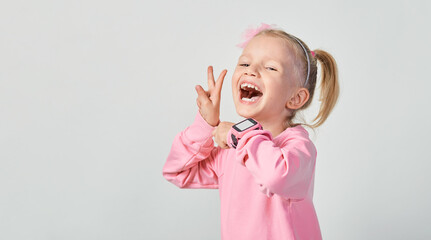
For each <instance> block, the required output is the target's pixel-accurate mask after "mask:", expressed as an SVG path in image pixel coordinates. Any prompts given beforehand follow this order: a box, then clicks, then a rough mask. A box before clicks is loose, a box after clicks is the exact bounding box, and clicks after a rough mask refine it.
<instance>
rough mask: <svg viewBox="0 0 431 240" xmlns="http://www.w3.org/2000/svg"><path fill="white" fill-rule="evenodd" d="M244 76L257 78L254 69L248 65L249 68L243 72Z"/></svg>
mask: <svg viewBox="0 0 431 240" xmlns="http://www.w3.org/2000/svg"><path fill="white" fill-rule="evenodd" d="M244 74H245V75H247V76H253V77H256V76H257V71H256V68H255V67H253V66H251V65H250V66H249V67H248V68H247V69H246V70H245V72H244Z"/></svg>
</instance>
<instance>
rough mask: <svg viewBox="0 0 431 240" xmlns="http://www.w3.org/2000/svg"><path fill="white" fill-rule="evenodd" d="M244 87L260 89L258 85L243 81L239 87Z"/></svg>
mask: <svg viewBox="0 0 431 240" xmlns="http://www.w3.org/2000/svg"><path fill="white" fill-rule="evenodd" d="M245 87H248V88H254V89H256V91H259V92H260V89H259V88H258V87H256V86H254V85H251V84H250V83H243V84H241V88H242V89H244V88H245Z"/></svg>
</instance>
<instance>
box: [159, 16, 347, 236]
mask: <svg viewBox="0 0 431 240" xmlns="http://www.w3.org/2000/svg"><path fill="white" fill-rule="evenodd" d="M249 35H251V40H250V39H249V40H247V41H246V42H245V43H244V44H243V46H245V48H244V50H243V52H242V55H241V56H240V57H239V61H238V65H237V66H236V68H235V72H234V74H233V76H232V94H233V99H234V103H235V107H236V111H237V113H238V114H239V115H240V116H242V117H244V118H252V119H251V120H246V122H242V123H240V124H237V125H235V126H234V123H230V122H220V120H219V112H220V92H221V88H222V84H223V80H224V77H225V75H226V72H227V70H224V71H222V73H221V74H220V76H219V78H218V79H217V81H216V82H215V81H214V76H213V69H212V67H211V66H210V67H208V91H205V90H204V89H203V88H202V87H201V86H199V85H198V86H196V91H197V93H198V98H197V105H198V107H199V113H197V115H196V118H195V121H194V122H193V124H192V125H191V126H189V127H188V128H186V129H185V130H184V131H182V132H180V133H179V134H178V135H177V136H176V137H175V139H174V142H173V145H172V148H171V151H170V153H169V156H168V158H167V161H166V163H165V165H164V167H163V176H164V177H165V178H166V179H167V180H168V181H170V182H172V183H173V184H175V185H176V186H178V187H180V188H218V189H219V191H220V202H221V236H222V239H224V240H230V239H232V240H240V239H244V240H251V239H257V240H264V239H268V240H269V239H271V240H277V239H321V233H320V227H319V223H318V220H317V216H316V213H315V210H314V206H313V201H312V200H313V188H314V171H315V164H316V148H315V146H314V144H313V143H312V142H311V140H310V139H309V135H308V132H307V130H306V129H305V128H304V127H303V126H302V125H305V126H309V127H312V128H313V127H318V126H320V125H321V124H322V123H323V122H324V121H325V120H326V119H327V117H328V115H329V113H330V112H331V110H332V109H333V107H334V105H335V103H336V101H337V98H338V94H339V86H338V76H337V68H336V63H335V60H334V59H333V58H332V56H331V55H330V54H328V53H327V52H325V51H323V50H315V51H310V50H309V49H308V47H307V45H306V44H305V43H304V42H302V41H301V40H300V39H298V38H296V37H294V36H292V35H290V34H287V33H286V32H284V31H282V30H279V29H274V28H272V27H270V26H269V25H266V24H263V25H262V26H261V27H260V28H258V29H257V30H255V31H249ZM317 61H319V62H320V66H321V68H322V74H321V76H322V80H321V81H322V82H321V96H320V100H321V106H320V110H319V113H318V115H317V117H316V118H315V119H314V121H315V124H314V125H308V124H305V123H294V122H293V119H294V117H295V114H296V112H297V111H299V110H301V109H305V108H307V107H308V106H309V105H310V103H311V101H312V98H313V94H314V90H315V86H316V76H317ZM246 124H249V125H248V126H245V125H246ZM250 126H252V127H250ZM260 127H262V128H263V129H261V128H260ZM246 128H247V129H246ZM213 137H214V141H215V142H216V143H217V145H218V147H215V146H214V141H213Z"/></svg>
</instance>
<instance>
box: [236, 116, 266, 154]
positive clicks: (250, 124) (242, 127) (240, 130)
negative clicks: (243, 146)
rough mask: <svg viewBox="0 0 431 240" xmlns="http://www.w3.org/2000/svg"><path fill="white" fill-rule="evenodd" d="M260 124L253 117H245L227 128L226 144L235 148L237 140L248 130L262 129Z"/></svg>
mask: <svg viewBox="0 0 431 240" xmlns="http://www.w3.org/2000/svg"><path fill="white" fill-rule="evenodd" d="M262 129H263V128H262V126H261V125H260V124H259V123H258V122H257V121H256V120H254V119H253V118H247V119H245V120H243V121H241V122H239V123H237V124H235V125H233V126H232V128H231V129H230V130H229V133H228V145H230V146H231V147H233V148H236V146H237V145H238V141H239V140H240V139H241V138H242V137H243V136H244V135H245V134H246V133H248V132H250V131H253V130H262Z"/></svg>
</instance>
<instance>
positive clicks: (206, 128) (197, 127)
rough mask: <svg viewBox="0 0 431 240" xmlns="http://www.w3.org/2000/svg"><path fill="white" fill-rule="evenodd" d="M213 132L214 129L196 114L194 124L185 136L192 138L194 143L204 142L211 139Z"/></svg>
mask: <svg viewBox="0 0 431 240" xmlns="http://www.w3.org/2000/svg"><path fill="white" fill-rule="evenodd" d="M213 130H214V127H213V126H211V125H209V124H208V123H207V122H206V121H205V119H203V117H202V116H201V114H200V113H199V112H198V113H197V114H196V117H195V120H194V122H193V123H192V125H190V126H189V127H188V129H187V135H188V136H189V137H191V136H193V139H194V140H195V141H205V140H208V139H209V138H211V139H212V132H213Z"/></svg>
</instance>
